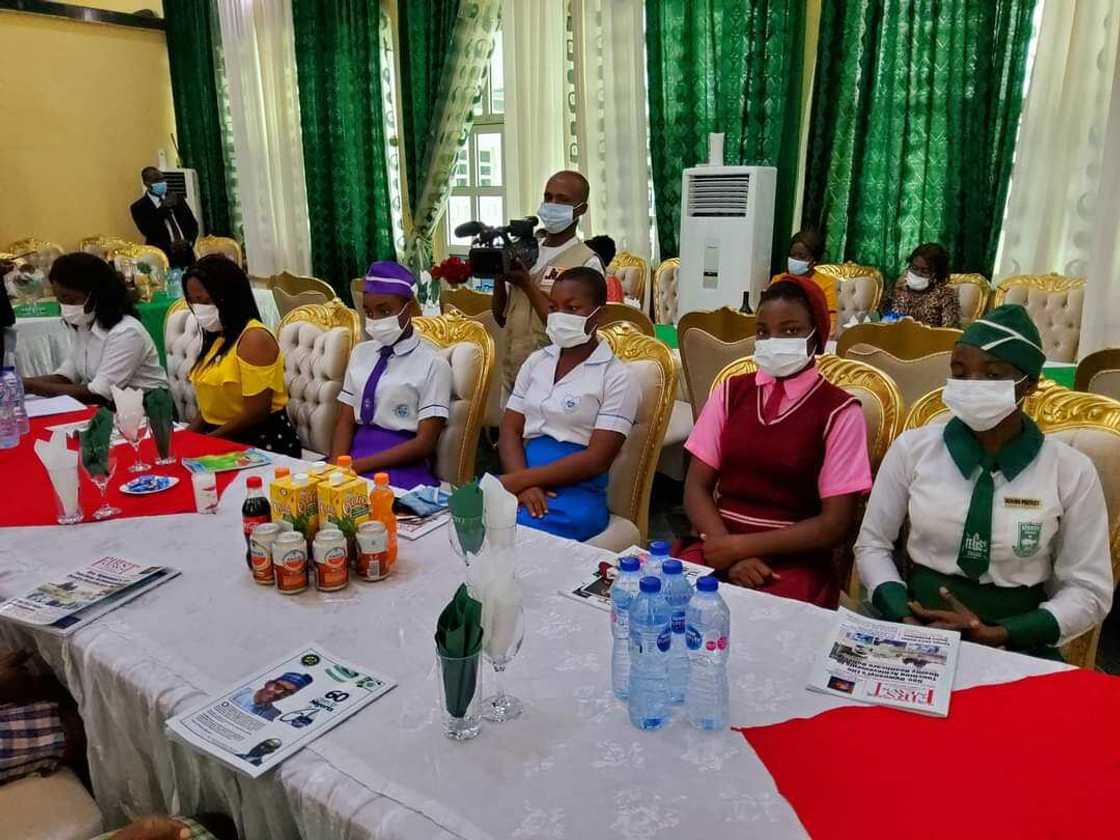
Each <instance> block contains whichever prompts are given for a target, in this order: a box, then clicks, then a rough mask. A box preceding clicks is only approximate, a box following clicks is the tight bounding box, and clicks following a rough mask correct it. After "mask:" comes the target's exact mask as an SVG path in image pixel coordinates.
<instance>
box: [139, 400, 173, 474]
mask: <svg viewBox="0 0 1120 840" xmlns="http://www.w3.org/2000/svg"><path fill="white" fill-rule="evenodd" d="M144 411H145V412H146V413H147V415H148V426H149V427H150V428H151V430H152V437H153V438H155V442H156V450H157V451H158V452H159V457H160V458H166V457H167V456H168V455H170V454H171V430H172V429H173V428H174V424H173V422H172V419H171V392H170V391H168V390H167V389H166V388H156V389H155V390H153V391H145V392H144Z"/></svg>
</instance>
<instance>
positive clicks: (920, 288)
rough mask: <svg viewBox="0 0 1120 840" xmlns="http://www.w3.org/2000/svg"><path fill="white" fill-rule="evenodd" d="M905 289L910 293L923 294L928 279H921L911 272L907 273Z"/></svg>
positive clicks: (926, 287) (918, 275)
mask: <svg viewBox="0 0 1120 840" xmlns="http://www.w3.org/2000/svg"><path fill="white" fill-rule="evenodd" d="M906 287H907V288H908V289H910V290H911V291H915V292H924V291H925V290H926V289H928V288H929V278H928V277H922V275H920V274H915V273H914V272H913V271H907V272H906Z"/></svg>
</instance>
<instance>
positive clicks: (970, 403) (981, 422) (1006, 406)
mask: <svg viewBox="0 0 1120 840" xmlns="http://www.w3.org/2000/svg"><path fill="white" fill-rule="evenodd" d="M1025 379H1026V377H1025V376H1024V377H1023V379H1020V380H1019V381H1018V382H1014V381H1012V380H1010V379H946V380H945V390H943V391H942V392H941V401H942V402H944V403H945V407H946V408H948V409H949V411H950V413H951V414H952V415H953V416H954V417H956V418H957V419H958V420H960V421H961V422H962V423H964V424H965V425H966V426H968V428H970V429H972V430H973V431H974V432H986V431H988V429H994V428H995V427H996V426H998V425H999V424H1000V421H1002V420H1003V419H1004V418H1005V417H1007V416H1008V415H1009V414H1011V412H1013V411H1014V410H1015V407H1016V406H1017V405H1018V404H1019V401H1018V400H1016V399H1015V386H1017V385H1018V384H1019V382H1022V381H1023V380H1025Z"/></svg>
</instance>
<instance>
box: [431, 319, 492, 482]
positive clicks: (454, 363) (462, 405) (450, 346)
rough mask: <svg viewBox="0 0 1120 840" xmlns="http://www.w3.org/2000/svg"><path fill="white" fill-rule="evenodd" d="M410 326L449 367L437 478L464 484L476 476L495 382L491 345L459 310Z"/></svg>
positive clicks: (483, 331) (477, 325) (476, 324)
mask: <svg viewBox="0 0 1120 840" xmlns="http://www.w3.org/2000/svg"><path fill="white" fill-rule="evenodd" d="M484 314H489V313H484ZM412 325H413V327H414V328H415V330H416V331H417V332H418V333H419V334H420V335H421V336H422V337H423V338H424V340H425V341H427V342H429V343H430V344H432V345H434V346H435V347H436V348H437V349H438V350H439V353H440V355H441V356H442V357H443V358H444V359H446V360H447V363H448V364H449V365H450V366H451V408H450V413H449V416H448V418H447V425H446V426H445V427H444V429H443V434H441V435H440V438H439V445H438V448H437V449H436V469H435V472H436V477H437V478H439V480H440V481H446V482H448V483H449V484H465V483H466V482H468V481H470V480H471V479H472V478H474V475H475V468H474V467H475V459H476V457H477V455H478V436H479V432H480V431H481V429H482V424H483V421H484V420H485V419H486V418H485V414H486V405H487V397H488V395H489V393H490V382H491V380H492V379H497V378H498V377H496V376H494V369H495V365H494V341H493V339H492V338H491V337H490V334H489V333H488V332H487V331H486V329H485V327H483V325H482V324H480V323H479V322H478V321H476V320H473V319H471V318H467V317H465V316H464V315H463V314H462V313H461V312H459V311H457V310H451V311H450V312H448V313H447V314H445V315H440V316H438V317H435V318H413V320H412Z"/></svg>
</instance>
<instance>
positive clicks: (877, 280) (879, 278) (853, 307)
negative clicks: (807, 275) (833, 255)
mask: <svg viewBox="0 0 1120 840" xmlns="http://www.w3.org/2000/svg"><path fill="white" fill-rule="evenodd" d="M816 270H817V271H819V272H820V273H821V274H825V275H827V276H829V277H835V278H836V298H837V300H836V307H837V313H836V320H837V321H838V322H839V323H837V324H836V325H835V330H834V332H835V333H836V335H840V333H842V332H843V331H844V325H845V324H847V323H848V322H849V321H851V320H852V318H855V319H857V320H859V321H862V320H863V319H864V317H865V316H866V315H867V314H868V313H869V312H873V311H875V310H876V309H878V308H879V300H880V299H881V298H882V296H883V275H882V274H881V273H880V272H879V271H878V269H874V268H872V267H871V266H868V265H859V264H858V263H854V262H846V263H821V264H820V265H818V266H817V269H816Z"/></svg>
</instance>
